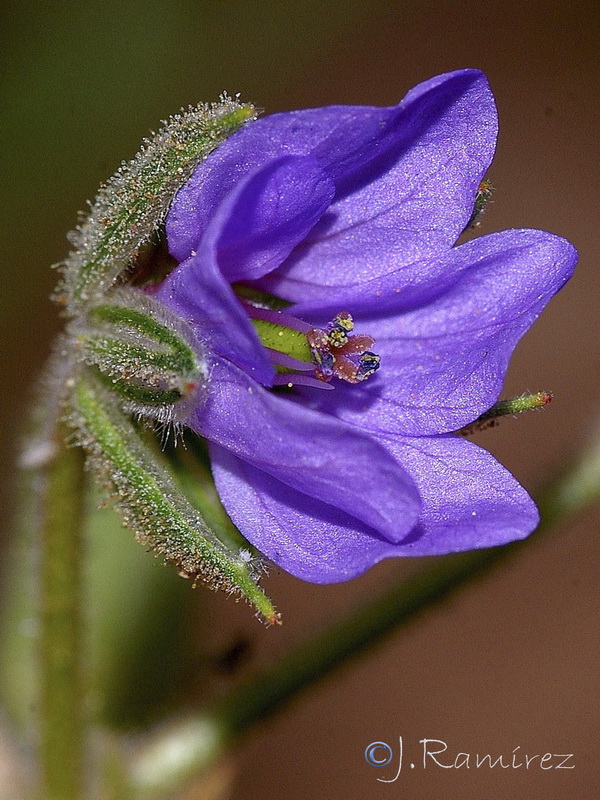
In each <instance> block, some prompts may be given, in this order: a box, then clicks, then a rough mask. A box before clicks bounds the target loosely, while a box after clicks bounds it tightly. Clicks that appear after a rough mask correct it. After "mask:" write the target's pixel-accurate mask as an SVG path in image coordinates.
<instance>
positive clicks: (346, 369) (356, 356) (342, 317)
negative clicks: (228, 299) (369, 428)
mask: <svg viewBox="0 0 600 800" xmlns="http://www.w3.org/2000/svg"><path fill="white" fill-rule="evenodd" d="M242 305H243V306H244V309H245V310H246V312H247V313H248V316H249V317H250V320H251V322H252V325H253V326H254V329H255V330H256V332H257V334H258V338H259V339H260V340H261V342H262V344H263V345H264V346H265V347H266V349H267V351H268V352H269V355H270V357H271V360H272V361H273V363H274V364H275V366H276V368H277V375H276V377H275V381H274V384H275V385H279V386H282V385H284V386H285V385H287V386H289V387H290V388H291V387H292V386H293V385H294V384H304V385H309V386H317V387H319V388H322V389H332V388H333V386H330V385H328V384H329V382H330V381H331V379H332V378H339V379H340V380H343V381H346V382H347V383H362V381H365V380H366V379H367V378H369V377H370V376H371V375H373V373H375V372H376V371H377V370H378V369H379V366H380V361H381V359H380V357H379V356H378V355H377V353H375V352H373V350H372V349H371V348H372V347H373V345H374V344H375V341H374V339H373V337H372V336H368V335H366V334H354V333H352V332H353V330H354V320H353V319H352V316H351V315H350V314H349V313H348V312H347V311H340V312H339V313H338V314H336V315H335V317H334V318H333V319H332V320H331V321H330V322H329V323H328V324H327V326H326V328H314V327H311V326H310V325H308V324H307V323H306V322H304V321H303V320H301V319H298V318H297V317H294V316H292V315H291V314H287V313H286V311H285V310H278V309H275V308H268V307H264V306H263V305H255V303H254V302H248V301H246V300H243V301H242ZM307 373H312V374H307Z"/></svg>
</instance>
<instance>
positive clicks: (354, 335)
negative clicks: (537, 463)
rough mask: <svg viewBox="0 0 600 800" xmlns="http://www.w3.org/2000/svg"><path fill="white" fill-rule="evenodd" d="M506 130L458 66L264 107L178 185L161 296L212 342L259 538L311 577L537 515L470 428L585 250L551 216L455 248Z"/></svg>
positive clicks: (200, 413)
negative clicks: (394, 101)
mask: <svg viewBox="0 0 600 800" xmlns="http://www.w3.org/2000/svg"><path fill="white" fill-rule="evenodd" d="M495 140H496V111H495V106H494V100H493V97H492V94H491V92H490V89H489V87H488V84H487V81H486V79H485V77H484V76H483V75H482V74H481V73H480V72H478V71H476V70H460V71H457V72H452V73H448V74H446V75H441V76H438V77H436V78H433V79H432V80H429V81H426V82H425V83H423V84H421V85H419V86H417V87H416V88H415V89H413V90H412V91H410V92H409V93H408V95H407V96H406V97H405V98H404V100H403V101H402V102H401V103H400V104H399V105H397V106H394V107H391V108H373V107H361V106H333V107H327V108H317V109H309V110H305V111H294V112H290V113H283V114H275V115H273V116H270V117H265V118H262V119H260V120H258V121H256V122H253V123H250V124H248V125H247V126H246V127H245V128H243V129H242V130H241V131H239V132H238V133H236V134H234V135H233V136H232V137H231V138H230V139H228V140H227V141H226V142H225V143H224V144H222V145H221V146H220V147H219V148H218V149H217V150H216V151H215V152H213V154H211V155H210V156H209V158H208V159H207V160H206V161H205V162H203V163H202V164H201V165H200V166H199V167H198V168H197V170H196V171H195V173H194V175H193V176H192V178H191V179H190V180H189V182H188V183H187V184H186V186H185V187H184V188H183V189H182V190H181V191H180V193H179V194H178V196H177V197H176V199H175V201H174V203H173V206H172V208H171V211H170V213H169V217H168V220H167V236H168V243H169V248H170V251H171V253H172V254H173V256H175V258H176V259H177V261H178V262H180V263H179V266H178V267H177V268H176V269H175V270H174V271H173V272H172V273H171V274H170V275H169V276H168V277H167V279H166V280H165V281H164V282H163V283H162V285H161V286H160V288H159V289H158V291H157V294H156V296H157V298H158V299H160V300H162V302H163V303H165V304H166V305H168V306H169V307H170V308H171V309H173V310H175V311H176V313H177V314H178V315H180V316H181V317H182V318H184V319H185V320H187V321H188V322H189V323H190V324H191V326H192V328H193V330H194V331H195V333H196V335H197V337H198V339H199V340H200V341H201V342H202V343H203V345H204V347H205V348H206V350H207V352H208V353H209V354H210V359H211V372H210V378H209V386H208V390H207V394H206V395H205V396H204V397H203V398H202V399H201V401H199V403H198V406H197V408H196V409H195V410H194V412H193V413H192V414H191V415H190V417H189V418H188V419H187V420H186V422H187V424H188V425H189V426H190V427H191V428H193V429H194V430H195V431H197V432H198V433H199V434H200V435H202V436H204V437H206V439H207V440H208V441H209V443H210V455H211V460H212V465H213V471H214V477H215V481H216V486H217V490H218V492H219V495H220V497H221V500H222V501H223V503H224V505H225V508H226V509H227V511H228V512H229V514H230V516H231V517H232V519H233V521H234V522H235V524H236V525H237V526H238V527H239V529H240V530H241V531H242V533H243V534H244V536H245V537H246V538H247V539H248V540H249V541H251V542H252V543H253V544H254V545H255V546H256V547H257V548H258V549H259V550H260V551H261V552H262V553H264V554H265V555H266V556H267V557H268V558H269V559H271V560H272V561H274V562H275V563H277V564H279V565H280V566H281V567H283V568H284V569H286V570H287V571H289V572H291V573H293V574H294V575H297V576H299V577H301V578H304V579H305V580H310V581H315V582H322V583H328V582H335V581H341V580H346V579H349V578H352V577H354V576H356V575H358V574H360V573H362V572H363V571H364V570H366V569H367V568H368V567H370V566H372V565H373V564H375V563H377V562H378V561H380V560H381V559H383V558H388V557H390V556H422V555H435V554H441V553H450V552H456V551H461V550H469V549H473V548H481V547H490V546H494V545H500V544H504V543H506V542H509V541H512V540H515V539H520V538H523V537H525V536H527V535H528V534H529V533H530V532H531V531H532V530H533V529H534V528H535V527H536V524H537V522H538V514H537V510H536V508H535V505H534V503H533V501H532V500H531V498H530V497H529V495H528V494H527V493H526V492H525V490H524V489H523V488H522V487H521V486H520V485H519V484H518V483H517V482H516V480H515V479H514V478H513V477H512V475H510V474H509V473H508V472H507V471H506V470H505V469H504V468H503V467H502V466H500V465H499V464H498V463H497V462H496V461H495V460H494V458H493V457H492V456H491V455H490V454H489V453H487V452H486V451H484V450H482V449H480V448H479V447H477V446H476V445H474V444H472V443H471V442H468V441H466V440H465V439H464V438H462V437H459V436H457V435H455V434H453V431H456V430H457V429H459V428H461V427H462V426H464V425H466V424H467V423H469V422H471V421H473V420H474V419H475V418H477V417H478V416H479V415H480V414H481V413H482V412H484V411H485V410H487V409H488V408H489V407H490V406H492V405H493V404H494V402H495V401H496V400H497V398H498V395H499V392H500V390H501V387H502V383H503V379H504V375H505V372H506V368H507V365H508V361H509V358H510V355H511V353H512V350H513V349H514V347H515V345H516V343H517V342H518V340H519V339H520V337H521V336H522V335H523V333H524V332H525V331H526V330H527V329H528V328H529V326H530V325H531V324H532V323H533V322H534V320H535V319H536V318H537V316H538V314H539V313H540V312H541V310H542V308H543V307H544V306H545V304H546V303H547V301H548V300H549V299H550V298H551V297H552V295H554V293H555V292H557V291H558V290H559V289H560V288H561V286H562V285H563V284H564V283H565V281H566V280H567V279H568V278H569V276H570V275H571V272H572V269H573V267H574V265H575V262H576V253H575V250H574V249H573V247H572V246H571V245H570V244H569V243H568V242H566V241H565V240H564V239H561V238H559V237H557V236H554V235H552V234H549V233H545V232H543V231H535V230H508V231H502V232H500V233H494V234H491V235H489V236H484V237H482V238H479V239H476V240H473V241H469V242H467V243H465V244H461V245H459V246H455V244H456V240H457V238H458V237H459V236H460V234H461V232H462V231H463V229H464V228H465V226H466V225H467V223H468V221H469V218H470V216H471V213H472V210H473V205H474V199H475V194H476V191H477V187H478V185H479V183H480V181H481V179H482V177H483V175H484V173H485V172H486V170H487V169H488V166H489V164H490V161H491V159H492V156H493V152H494V146H495ZM270 296H274V297H275V298H280V299H282V300H285V301H287V305H286V307H284V308H283V309H282V311H278V310H274V309H273V308H272V307H271V306H270V303H269V302H265V299H266V298H268V297H270ZM283 305H285V304H283ZM257 320H258V321H257ZM261 320H262V322H261ZM269 322H271V323H273V324H272V325H269V324H268V323H269ZM275 323H277V324H279V325H281V326H283V327H277V325H276V324H275ZM261 325H262V327H261ZM269 336H270V337H271V338H269ZM277 337H279V338H277ZM279 341H280V342H281V346H280V347H279V346H278V345H277V342H279ZM298 348H300V351H302V348H304V350H303V351H302V352H305V353H306V352H308V353H309V357H308V358H303V357H302V356H300V357H299V356H298ZM379 365H380V367H381V368H380V369H377V367H378V366H379ZM282 367H283V368H288V369H290V368H292V369H293V371H292V372H282ZM290 386H291V388H289V387H290Z"/></svg>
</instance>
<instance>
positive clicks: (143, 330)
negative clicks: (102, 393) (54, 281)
mask: <svg viewBox="0 0 600 800" xmlns="http://www.w3.org/2000/svg"><path fill="white" fill-rule="evenodd" d="M71 335H72V336H73V339H74V342H75V344H76V348H77V350H78V352H79V355H80V359H81V360H82V361H83V362H84V363H85V364H87V365H88V366H89V367H91V368H92V369H93V370H94V371H95V373H96V375H97V377H98V378H99V380H100V381H101V382H102V383H104V385H105V386H107V387H108V388H109V389H110V390H111V391H112V392H114V393H115V394H116V395H117V397H118V398H119V399H120V401H121V404H122V407H123V408H124V409H125V410H126V411H127V412H130V413H133V414H135V415H136V416H138V417H143V418H151V419H155V420H157V421H159V422H162V423H171V422H175V423H177V422H181V421H182V420H184V419H185V417H186V416H187V415H188V414H189V413H190V411H191V410H192V408H193V407H194V406H195V405H197V404H198V403H199V402H201V401H202V394H203V392H204V390H205V389H206V381H207V375H208V366H207V360H206V357H205V353H204V351H203V349H202V347H201V345H200V343H199V342H198V340H197V339H196V337H194V335H193V333H192V331H191V329H190V327H189V325H188V324H187V323H186V322H185V321H184V320H182V319H180V318H179V317H177V316H175V315H174V314H173V313H172V312H171V311H170V310H169V309H168V308H166V307H165V306H163V305H162V304H161V303H159V302H157V301H156V300H154V299H153V298H152V297H150V296H148V295H146V294H145V293H144V292H142V291H141V290H138V289H132V288H125V289H120V290H116V291H113V292H111V293H110V294H109V295H108V297H107V298H106V301H105V302H103V303H101V304H99V305H97V306H94V307H93V308H91V309H90V310H89V312H88V313H87V314H86V315H85V316H83V317H82V318H81V319H78V320H77V321H76V322H74V323H73V324H72V326H71Z"/></svg>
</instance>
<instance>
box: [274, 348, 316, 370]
mask: <svg viewBox="0 0 600 800" xmlns="http://www.w3.org/2000/svg"><path fill="white" fill-rule="evenodd" d="M265 350H266V351H267V353H268V354H269V358H270V359H271V362H272V363H273V364H275V365H276V366H278V367H285V368H286V369H298V370H301V371H302V372H312V370H313V365H312V364H309V363H308V362H307V361H300V360H299V359H297V358H293V357H292V356H288V355H287V353H282V352H280V351H279V350H273V348H272V347H265Z"/></svg>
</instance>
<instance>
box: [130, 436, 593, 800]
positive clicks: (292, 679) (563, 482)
mask: <svg viewBox="0 0 600 800" xmlns="http://www.w3.org/2000/svg"><path fill="white" fill-rule="evenodd" d="M598 499H600V435H598V436H597V437H596V438H595V440H594V441H593V442H592V444H591V446H590V447H589V448H588V449H587V450H586V451H585V452H583V453H582V455H581V456H580V457H579V459H578V460H577V461H576V462H575V463H574V464H573V465H572V467H571V468H570V469H568V470H567V471H566V472H565V473H564V474H563V475H562V476H561V477H559V478H558V479H557V480H556V481H553V482H552V483H551V484H549V485H548V487H547V488H546V489H545V490H543V491H542V492H541V493H540V495H539V498H538V502H539V506H540V509H541V512H542V522H541V524H540V527H539V529H538V532H537V533H536V534H535V535H534V536H533V537H531V538H530V539H528V540H525V541H524V542H516V543H515V544H512V545H508V546H505V547H499V548H493V549H489V550H479V551H473V552H469V553H463V554H460V555H455V556H448V557H446V558H443V559H433V560H432V561H431V563H430V565H428V566H426V567H425V568H424V569H422V570H421V571H420V572H418V573H417V574H416V575H414V576H412V577H410V578H408V579H406V580H403V581H402V582H401V583H400V584H399V585H396V586H393V587H392V588H391V589H388V590H387V591H385V592H383V593H382V594H381V595H380V596H379V597H376V598H374V599H373V600H371V601H370V602H369V603H367V605H365V606H364V607H363V608H362V609H359V610H358V611H355V612H353V613H352V614H350V615H349V616H348V617H346V618H345V619H342V620H341V621H339V622H336V623H334V624H333V625H331V626H330V627H328V628H327V629H325V631H323V632H321V633H319V634H317V635H316V636H315V638H314V639H312V640H311V641H309V642H306V643H304V644H301V645H299V646H298V647H296V648H295V649H294V650H292V651H291V652H290V653H289V654H287V655H286V656H284V657H283V658H282V659H281V660H280V661H279V662H277V663H276V664H275V665H274V666H272V667H271V668H270V669H268V670H265V671H263V672H261V673H259V674H258V675H256V676H255V677H254V678H252V679H251V680H250V681H248V682H247V683H246V684H245V685H243V686H241V687H240V688H238V689H236V690H234V691H233V692H232V693H231V694H230V695H229V696H228V697H226V698H225V700H224V701H223V702H221V703H220V704H218V705H217V706H216V707H214V708H213V709H211V710H209V711H208V712H205V713H203V714H197V715H194V716H189V715H188V716H187V717H186V718H185V719H182V720H180V721H174V722H173V724H172V725H171V727H170V728H162V729H161V730H160V731H158V732H157V733H156V734H155V736H154V737H152V738H150V739H148V740H147V741H146V743H145V745H144V746H143V747H142V748H141V749H140V750H139V751H138V753H137V755H136V757H135V759H134V761H133V763H132V780H133V783H134V785H135V787H136V792H137V793H136V795H135V796H136V797H139V798H144V800H149V799H150V798H158V797H161V796H164V795H169V793H171V792H173V791H175V790H176V789H177V788H180V787H183V786H185V785H186V784H187V783H188V782H189V781H191V780H192V779H193V778H194V776H196V775H198V774H199V773H200V772H202V771H203V770H205V769H207V768H208V767H209V766H210V765H211V764H213V763H214V762H215V761H216V760H217V759H218V758H219V757H221V756H222V755H223V753H224V752H225V751H226V750H228V749H229V748H231V746H232V745H234V744H235V743H236V742H237V741H238V740H239V739H240V738H241V737H242V736H243V735H244V734H246V733H247V732H248V731H249V730H250V729H251V728H252V727H253V726H254V725H255V724H256V723H258V722H261V721H263V720H266V719H267V718H269V717H270V716H272V715H273V714H274V713H276V712H277V711H279V710H280V709H281V708H282V707H283V706H285V705H286V704H287V703H288V702H290V701H291V700H292V699H293V698H295V697H296V696H297V695H298V694H299V693H300V692H301V691H303V690H304V689H305V688H308V687H309V686H311V685H313V684H314V683H315V682H316V681H318V680H320V679H321V678H324V677H326V676H327V675H329V674H330V673H332V672H333V671H334V670H335V669H337V668H338V667H341V666H343V665H345V664H347V663H348V662H349V661H350V660H351V659H353V658H356V657H357V656H359V655H361V654H362V653H364V652H366V651H367V650H368V649H369V648H370V647H372V646H373V645H374V644H376V643H377V642H379V641H380V640H382V639H383V638H384V637H385V636H387V635H389V634H391V633H392V632H394V631H395V630H396V629H397V628H399V627H401V626H404V625H408V624H409V623H411V622H413V621H414V620H415V619H417V618H418V617H419V615H420V614H422V613H423V612H425V611H427V610H428V609H429V608H431V607H432V606H433V605H434V604H435V603H439V602H441V601H443V600H445V599H447V598H448V597H449V596H450V595H451V593H452V592H453V591H455V590H457V589H459V588H462V587H464V586H466V585H467V584H468V583H469V582H471V581H473V580H474V579H475V578H478V577H481V576H482V575H484V574H486V573H487V572H488V571H489V570H490V569H491V568H493V567H495V566H497V565H499V564H500V563H501V562H503V561H504V560H506V559H508V558H509V557H512V556H514V555H516V554H517V553H518V552H520V551H521V550H522V549H523V548H524V547H527V546H528V545H529V542H531V541H536V540H537V539H538V538H539V536H540V535H541V534H542V533H543V532H545V531H546V530H548V529H551V528H553V527H555V526H557V525H559V524H561V523H564V522H565V521H567V520H568V519H570V518H571V517H573V516H574V515H575V514H577V513H579V512H581V511H583V510H584V509H586V508H588V507H590V506H591V505H593V504H594V503H596V502H597V501H598Z"/></svg>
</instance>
